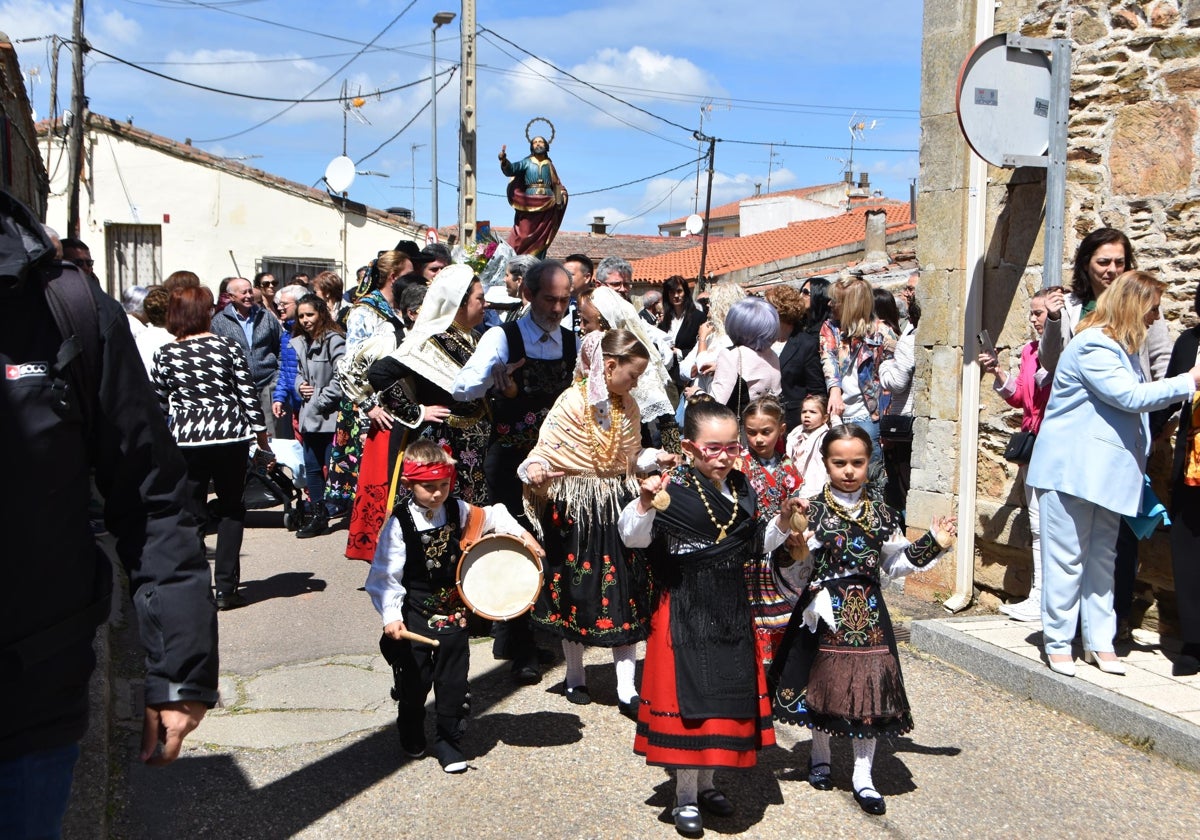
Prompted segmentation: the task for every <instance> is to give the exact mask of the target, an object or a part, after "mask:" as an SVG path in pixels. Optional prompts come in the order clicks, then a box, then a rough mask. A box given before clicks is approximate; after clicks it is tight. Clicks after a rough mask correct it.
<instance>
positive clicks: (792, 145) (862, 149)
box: [717, 137, 920, 153]
mask: <svg viewBox="0 0 1200 840" xmlns="http://www.w3.org/2000/svg"><path fill="white" fill-rule="evenodd" d="M717 142H718V143H736V144H737V145H739V146H772V145H774V146H782V147H784V148H786V149H820V150H822V151H834V152H839V151H845V150H846V147H845V146H814V145H811V144H807V143H781V142H779V141H778V140H730V139H728V138H724V137H722V138H718V140H717ZM854 150H855V151H856V152H905V153H915V152H919V151H920V149H870V148H866V147H862V146H855V147H854Z"/></svg>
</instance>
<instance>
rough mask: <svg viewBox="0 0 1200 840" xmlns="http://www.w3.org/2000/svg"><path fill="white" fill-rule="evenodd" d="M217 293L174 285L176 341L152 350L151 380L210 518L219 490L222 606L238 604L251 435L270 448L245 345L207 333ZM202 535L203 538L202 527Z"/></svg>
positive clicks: (197, 501)
mask: <svg viewBox="0 0 1200 840" xmlns="http://www.w3.org/2000/svg"><path fill="white" fill-rule="evenodd" d="M212 311H213V296H212V292H211V291H209V289H208V288H206V287H204V286H185V287H182V288H177V289H175V290H173V291H172V292H171V299H170V302H169V303H168V304H167V329H168V330H169V331H170V332H171V333H172V334H173V335H174V336H175V341H173V342H171V343H170V344H164V345H163V346H162V347H160V348H159V349H158V351H157V352H156V353H155V354H154V368H153V370H152V371H151V379H152V380H153V382H154V389H155V391H156V392H157V393H158V400H159V402H160V403H161V404H162V407H163V410H164V411H165V412H166V414H167V422H168V424H169V425H170V426H171V429H172V431H173V432H174V434H175V440H176V442H177V443H178V444H179V448H180V451H181V452H182V453H183V457H184V460H185V461H186V462H187V471H188V490H189V491H190V496H191V505H192V512H193V514H194V515H195V516H196V520H197V521H198V522H201V523H203V522H204V521H205V520H206V519H207V515H206V507H205V500H206V499H207V498H208V485H209V481H211V482H212V484H213V487H214V489H215V490H216V493H217V504H216V512H217V514H218V515H219V516H220V518H221V521H220V524H219V525H218V526H217V551H216V562H215V565H214V569H213V578H214V582H215V584H216V590H217V609H219V610H227V609H232V608H233V607H238V606H241V605H242V603H243V601H242V598H241V596H240V595H238V591H237V589H238V584H239V583H240V582H241V550H242V532H243V530H244V527H245V519H246V505H245V503H244V502H243V501H242V493H243V491H244V490H245V487H246V461H247V459H248V457H249V452H250V441H251V440H257V442H258V447H259V449H260V450H262V451H264V452H266V453H267V454H268V457H269V454H270V450H269V449H268V448H267V426H266V418H265V417H264V415H263V410H262V403H261V402H260V400H259V395H258V390H257V389H256V388H255V387H254V383H253V381H252V380H251V379H250V367H249V365H248V364H247V362H246V354H245V353H244V352H243V351H242V348H241V345H239V344H238V343H237V342H235V341H233V340H232V339H229V338H225V337H224V336H219V335H213V334H212V333H211V332H209V325H210V323H211V321H212ZM200 539H201V540H203V526H201V531H200Z"/></svg>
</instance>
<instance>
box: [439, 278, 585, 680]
mask: <svg viewBox="0 0 1200 840" xmlns="http://www.w3.org/2000/svg"><path fill="white" fill-rule="evenodd" d="M525 295H526V298H527V299H528V301H529V304H530V305H529V311H528V312H526V313H525V315H523V316H522V317H520V318H518V319H517V320H516V321H513V322H510V323H508V324H504V325H503V326H499V327H492V329H490V330H488V331H487V332H486V333H484V335H483V338H481V339H480V340H479V344H478V346H477V347H476V348H475V353H474V354H473V355H472V356H471V358H470V360H468V362H467V363H466V364H465V365H464V366H463V368H462V371H461V372H460V373H459V375H458V377H457V378H456V379H455V380H454V392H453V396H454V398H455V399H458V400H473V399H478V398H479V397H481V396H483V395H484V394H485V393H489V391H490V393H491V395H492V413H493V421H494V433H493V437H492V443H491V446H490V447H489V448H488V454H487V460H486V462H485V463H484V473H485V475H486V476H487V482H488V490H489V491H490V492H491V494H492V499H493V500H494V501H496V502H500V503H501V504H503V505H504V506H505V507H506V508H508V511H509V513H511V514H512V515H513V516H515V517H517V518H518V519H519V520H521V521H522V524H524V525H525V526H526V527H528V523H527V522H525V521H524V507H523V505H522V503H521V492H522V486H523V485H522V484H521V481H520V479H519V478H517V466H518V465H519V464H520V463H521V462H522V461H524V460H525V458H526V456H527V455H528V454H529V452H530V450H531V449H533V446H534V444H536V443H537V437H538V430H539V429H540V428H541V426H542V420H543V419H545V417H546V414H547V413H548V412H549V411H550V407H551V406H552V405H554V401H555V400H556V399H558V395H559V394H561V393H562V392H563V391H564V390H566V389H567V387H568V386H570V384H571V377H572V374H573V373H574V370H575V353H576V347H575V335H574V333H572V332H571V331H570V330H569V329H566V328H564V327H562V326H561V322H562V319H563V316H564V315H565V314H566V312H567V307H568V306H569V305H570V302H571V275H570V274H568V273H567V270H566V269H565V268H563V266H562V263H560V262H557V261H555V260H545V261H543V262H540V263H538V264H537V265H534V266H533V267H532V268H530V269H529V270H528V272H526V274H525ZM493 653H494V654H495V655H496V656H497V657H498V658H511V659H512V673H513V678H514V679H515V680H516V681H517V682H518V683H521V684H523V685H532V684H534V683H536V682H538V681H539V680H540V679H541V673H540V671H539V670H538V661H537V649H536V647H535V645H534V641H533V630H532V628H531V627H530V625H529V622H528V619H526V618H520V619H515V620H513V621H509V622H505V623H503V624H500V625H498V626H497V628H496V644H495V647H494V650H493Z"/></svg>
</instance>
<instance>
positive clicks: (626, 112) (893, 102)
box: [0, 0, 922, 233]
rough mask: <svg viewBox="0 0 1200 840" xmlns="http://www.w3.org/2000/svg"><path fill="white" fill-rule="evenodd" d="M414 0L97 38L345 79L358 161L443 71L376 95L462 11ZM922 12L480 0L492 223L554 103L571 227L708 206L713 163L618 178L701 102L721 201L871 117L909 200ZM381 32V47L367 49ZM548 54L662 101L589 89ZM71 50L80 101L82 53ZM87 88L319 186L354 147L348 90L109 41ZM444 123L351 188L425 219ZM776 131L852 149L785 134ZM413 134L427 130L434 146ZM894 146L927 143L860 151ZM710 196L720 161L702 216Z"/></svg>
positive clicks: (788, 4) (261, 14)
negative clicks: (352, 97) (505, 157)
mask: <svg viewBox="0 0 1200 840" xmlns="http://www.w3.org/2000/svg"><path fill="white" fill-rule="evenodd" d="M409 6H410V2H409V0H376V1H375V2H367V0H342V2H340V3H329V2H309V0H88V4H87V17H86V34H87V37H88V39H89V41H90V42H91V43H92V45H93V46H94V47H96V48H97V49H100V50H103V51H105V52H107V53H111V54H112V55H115V56H118V57H120V58H121V59H124V60H126V61H129V62H132V63H135V64H139V65H142V66H144V67H146V68H148V69H151V70H154V71H157V72H159V73H163V74H165V75H168V76H174V77H177V78H180V79H186V80H188V81H191V82H194V83H197V84H202V85H207V86H209V87H214V88H218V89H221V90H224V91H233V92H240V93H249V94H255V95H259V96H269V97H278V98H285V99H298V98H301V97H306V96H311V97H312V98H329V97H337V96H338V94H339V91H340V89H341V87H342V83H343V81H346V82H347V83H348V85H349V88H350V90H351V91H352V92H362V94H363V95H364V96H366V98H367V102H366V104H365V105H364V106H363V107H362V108H361V109H358V110H359V113H361V115H362V116H363V117H364V118H365V120H367V121H369V124H364V123H362V122H359V121H357V120H355V119H353V118H351V119H350V120H349V123H348V132H347V134H348V136H347V153H348V154H349V156H350V157H351V158H353V159H354V160H356V161H359V160H361V159H362V158H363V157H364V156H365V155H367V154H368V153H369V152H371V151H372V150H374V149H376V147H378V146H379V145H380V144H381V143H383V142H384V141H385V140H387V138H389V137H391V136H392V135H393V134H395V133H396V132H397V131H398V130H400V128H401V127H402V126H404V125H405V123H407V122H408V121H409V120H411V119H412V118H413V116H414V115H415V114H416V113H417V111H418V110H419V109H420V108H421V107H422V106H424V105H426V104H427V102H428V100H429V96H430V91H429V84H428V82H426V83H425V84H422V85H418V86H416V87H407V88H404V89H402V90H398V91H395V92H393V93H387V94H384V95H382V96H379V97H375V96H371V95H369V94H370V93H371V92H373V91H376V90H382V89H387V88H393V87H397V86H401V85H406V84H409V83H411V82H414V81H416V80H418V79H421V78H425V77H427V76H428V74H429V68H430V58H431V56H430V32H431V29H432V22H431V21H432V17H433V15H434V13H435V12H438V11H441V10H445V11H453V12H456V13H459V12H461V9H460V7H459V4H458V3H457V2H454V0H450V1H449V2H445V1H444V0H416V2H412V3H411V8H408V9H407V11H405V10H406V7H409ZM921 7H922V4H921V2H920V0H889V2H886V3H881V2H878V0H840V2H836V3H816V2H811V0H757V2H754V3H747V4H744V6H743V4H739V3H736V2H733V3H731V2H727V0H690V2H680V0H673V2H665V0H606V1H605V0H558V1H557V2H549V3H542V4H527V5H522V4H518V3H513V2H499V1H498V0H478V3H477V15H478V24H479V25H480V26H482V27H486V28H487V29H488V30H491V31H492V32H494V33H495V35H493V34H491V33H484V34H482V35H481V36H480V37H479V40H478V62H479V79H478V101H479V110H478V121H479V133H478V137H479V153H478V154H479V192H480V197H479V218H480V219H489V220H491V221H492V222H493V223H494V224H498V225H507V224H509V223H510V222H511V219H512V211H511V210H510V209H509V208H508V205H507V203H506V202H505V200H504V198H503V197H502V196H503V193H504V187H505V184H506V180H507V179H505V178H504V177H503V176H502V175H501V174H500V171H499V165H498V162H497V161H496V154H497V152H499V150H500V146H501V145H502V144H506V145H507V146H508V151H509V156H510V157H512V158H513V159H516V158H518V157H520V156H523V155H524V154H525V153H526V149H527V143H526V141H525V126H526V123H527V122H528V121H529V120H530V119H531V118H533V117H537V116H543V117H546V118H548V119H550V120H551V121H552V122H553V123H554V126H555V131H556V137H555V140H554V143H553V147H552V149H551V156H552V157H553V159H554V162H555V165H556V167H557V169H558V172H559V175H560V176H561V178H562V180H563V182H564V184H565V185H566V187H567V189H568V191H569V192H570V193H571V195H572V197H571V200H570V205H569V209H568V212H567V218H566V221H565V223H564V228H566V229H571V230H586V226H587V224H588V223H589V222H590V221H591V218H592V217H593V216H595V215H603V216H605V218H606V219H607V220H608V222H609V223H610V225H613V224H614V223H615V227H613V228H612V229H613V231H614V232H617V233H654V232H656V231H657V227H656V226H657V224H659V223H661V222H664V221H667V220H669V219H672V218H676V217H679V216H683V215H686V214H688V213H690V212H691V211H692V208H693V202H694V201H695V193H696V166H695V164H694V163H693V164H691V165H690V166H683V167H682V168H680V169H676V170H675V171H673V172H671V173H668V174H666V175H662V176H660V177H656V178H651V179H649V180H642V181H639V183H636V184H632V185H629V186H624V187H619V188H617V189H610V188H611V187H614V186H616V185H619V184H623V183H625V182H628V181H634V180H637V179H643V178H646V176H650V175H654V174H655V173H659V172H662V171H664V170H667V169H671V168H672V167H677V166H680V165H681V164H687V163H689V162H690V161H694V160H695V159H696V158H697V157H699V152H700V150H699V149H698V148H697V144H696V142H695V141H694V140H693V139H692V138H691V136H690V130H692V129H695V128H699V126H700V121H701V113H702V109H703V110H704V131H705V132H706V133H708V134H710V135H712V136H715V137H719V138H721V139H722V140H723V141H726V142H721V143H719V144H718V145H717V151H716V176H715V178H714V193H713V204H714V206H715V205H717V204H720V203H723V202H726V201H731V200H735V199H737V198H741V197H745V196H747V195H751V194H753V193H754V191H755V185H756V184H761V185H762V187H761V188H762V190H763V191H764V192H766V191H767V184H768V175H769V176H770V189H771V190H773V191H775V190H781V189H792V188H796V187H801V186H807V185H812V184H821V183H831V182H834V181H838V180H840V177H841V176H840V172H841V171H842V169H843V167H844V163H842V160H844V159H845V158H846V157H847V156H848V154H847V152H848V149H849V145H850V132H849V130H848V125H849V124H850V123H851V121H852V118H854V117H855V116H856V115H857V117H858V118H860V119H862V120H863V121H865V122H866V124H867V125H871V124H874V128H872V129H870V130H868V131H866V132H865V134H864V135H863V136H862V137H861V138H860V139H858V140H856V141H855V143H856V146H857V147H858V148H859V151H856V152H855V155H854V164H855V170H856V171H866V172H869V173H870V175H871V182H872V185H873V186H874V187H876V188H878V189H882V190H883V191H884V193H885V194H886V195H889V196H892V197H895V198H904V199H906V198H907V197H908V183H909V179H911V178H915V177H916V175H917V153H916V151H915V150H916V149H917V146H918V141H919V136H920V127H919V122H918V108H919V91H920V36H921ZM71 8H72V4H71V2H70V0H50V2H47V0H0V29H3V30H4V31H5V32H7V33H8V35H9V37H10V38H12V39H13V40H14V41H16V40H18V39H21V38H30V37H37V36H45V35H50V34H59V35H61V36H64V37H69V35H70V31H71ZM402 13H403V14H402ZM247 15H248V16H252V17H255V18H261V19H263V21H268V22H259V21H254V20H250V19H247V18H246V17H244V16H247ZM397 16H399V20H395V19H396V18H397ZM393 21H394V22H393ZM389 24H391V26H390V27H389ZM286 27H293V28H292V29H289V28H286ZM299 30H303V31H299ZM381 33H382V34H381ZM497 36H500V37H497ZM458 38H459V20H457V19H456V20H455V21H454V22H453V23H452V24H449V25H447V26H443V27H442V28H441V30H440V31H439V32H438V47H437V49H438V69H439V71H444V70H446V69H448V68H449V67H451V66H452V65H454V64H456V63H457V62H458V59H459V46H458ZM372 39H375V40H374V44H375V47H374V48H373V49H368V50H366V51H365V52H363V53H362V54H361V55H358V56H357V57H356V55H355V54H356V53H358V52H359V51H360V50H363V45H365V44H367V43H368V42H371V41H372ZM503 39H507V41H509V42H512V43H514V44H516V45H518V47H519V49H518V48H516V47H513V46H511V45H510V44H509V43H506V42H505V40H503ZM17 46H18V51H19V53H20V58H21V65H22V69H23V70H24V71H25V72H26V73H27V77H26V78H27V82H29V83H30V84H31V87H32V89H31V97H32V100H33V103H34V106H35V109H36V111H37V116H38V117H39V118H44V117H46V116H48V115H49V113H50V102H49V99H50V84H49V80H50V63H49V42H48V41H34V42H30V43H24V44H18V45H17ZM522 50H524V52H523V51H522ZM529 54H533V55H534V56H537V57H538V58H542V59H545V60H547V61H549V62H550V63H551V64H553V65H555V66H557V67H558V68H561V69H564V70H567V71H568V72H570V73H571V74H573V75H574V76H576V77H578V78H580V79H582V80H584V81H587V82H590V83H592V84H594V85H596V86H597V87H600V88H601V89H602V90H604V91H607V92H608V93H610V94H612V96H614V97H617V98H618V99H622V100H625V101H626V102H628V103H631V104H633V105H636V106H638V107H640V108H643V109H645V110H646V111H648V112H650V113H651V114H653V115H655V116H654V117H652V116H648V115H647V114H644V113H641V112H639V111H637V110H635V109H633V108H631V107H629V106H628V105H626V104H622V103H621V102H618V101H616V100H615V99H613V98H610V97H609V96H605V95H603V94H601V93H598V92H596V91H595V90H592V89H589V88H587V87H584V86H582V85H579V84H578V83H576V82H574V81H572V80H570V79H569V78H567V77H564V76H562V75H560V74H559V73H558V72H557V71H556V70H554V69H553V68H552V67H550V66H548V65H546V64H543V63H541V62H540V61H538V60H536V59H534V58H531V57H530V55H529ZM60 62H61V63H60V67H59V97H60V103H65V102H66V101H67V97H68V96H69V90H70V77H71V76H70V55H69V51H68V50H66V49H64V50H63V51H62V54H61V58H60ZM347 62H349V63H348V65H347V66H346V67H345V68H344V69H342V70H340V71H339V68H341V67H342V65H343V64H347ZM31 71H32V72H33V73H34V74H35V75H32V76H31V75H29V74H30V73H31ZM326 79H329V81H328V82H327V83H325V84H324V85H321V86H320V87H319V88H318V85H320V84H321V83H322V82H324V81H325V80H326ZM314 89H316V90H315V92H312V93H311V94H310V91H314ZM86 90H87V94H88V97H89V100H90V103H91V108H92V109H93V110H94V111H96V112H98V113H101V114H105V115H106V116H110V117H114V118H117V119H125V118H130V117H131V118H132V119H133V121H134V124H135V125H138V126H140V127H142V128H145V129H147V130H149V131H153V132H155V133H158V134H162V135H165V136H167V137H170V138H172V139H176V140H183V139H184V138H189V137H190V138H191V139H192V141H193V143H195V144H196V145H197V146H199V147H200V148H203V149H205V150H207V151H210V152H213V153H215V154H220V155H225V156H229V157H233V158H237V159H241V160H245V161H246V162H247V163H248V164H250V165H252V166H257V167H259V168H262V169H264V170H266V171H268V172H271V173H273V174H277V175H281V176H283V177H286V178H291V179H293V180H296V181H300V182H302V183H305V184H313V183H315V182H316V181H317V180H318V179H319V178H320V177H321V175H322V173H323V172H324V170H325V166H326V164H327V163H328V162H329V161H330V160H331V159H332V158H333V157H334V156H336V155H338V154H340V153H341V152H342V134H343V110H342V108H341V106H340V105H339V104H338V103H337V102H326V103H304V104H300V105H297V106H295V107H293V108H291V109H290V110H288V111H287V112H286V113H284V114H282V115H280V116H276V115H277V114H279V112H280V111H282V110H283V109H284V108H286V107H287V105H286V103H282V104H281V103H270V102H256V101H251V100H247V99H241V98H235V97H231V96H227V95H222V94H217V93H209V92H205V91H201V90H197V89H195V88H189V87H185V86H183V85H180V84H177V83H175V82H171V81H167V80H165V79H160V78H156V77H154V76H151V75H149V74H147V73H144V72H141V71H139V70H136V69H132V68H130V67H127V66H124V65H122V64H119V63H116V62H114V61H112V60H110V59H107V58H105V57H104V56H101V55H99V54H98V53H92V54H91V55H90V57H89V59H88V62H87V77H86ZM61 107H63V105H62V104H60V108H61ZM656 117H661V118H662V119H658V118H656ZM457 118H458V77H457V76H456V77H455V78H454V80H453V81H452V82H451V83H450V84H449V86H448V87H447V88H446V89H445V90H444V91H443V92H442V94H441V95H440V96H439V97H438V122H439V128H438V158H439V159H438V169H439V176H440V179H441V181H442V182H443V183H442V186H441V187H440V190H439V192H440V202H439V204H440V209H439V214H440V218H439V221H440V222H441V224H442V225H446V224H449V223H452V222H453V221H454V220H455V218H456V216H457V197H456V194H455V187H454V185H455V184H456V183H457V171H458V145H457V138H456V136H455V132H456V130H457ZM267 120H269V121H268V122H266V124H265V125H263V126H261V127H258V128H252V127H253V126H255V125H256V124H257V123H259V122H263V121H267ZM670 123H676V124H678V126H682V127H683V128H681V127H677V126H676V125H671V124H670ZM539 128H544V126H539ZM684 128H687V129H688V131H685V130H684ZM248 129H252V130H248ZM431 133H432V132H431V122H430V113H429V110H428V109H426V111H425V112H424V113H422V114H421V115H420V116H418V117H417V118H416V119H415V121H414V122H413V124H412V125H411V127H409V128H408V129H406V130H405V131H404V132H402V133H401V134H400V136H399V137H397V138H396V139H395V140H393V141H391V142H390V143H388V144H387V145H385V146H384V147H383V148H382V149H381V150H379V151H378V152H376V153H375V154H374V155H373V156H372V157H370V159H369V160H365V161H363V162H362V163H361V164H360V165H359V167H358V168H359V169H362V170H371V171H374V172H380V173H386V174H387V175H388V176H389V177H386V178H384V177H379V176H359V177H358V178H357V179H356V181H355V183H354V184H353V186H352V187H351V188H350V196H351V198H354V199H356V200H358V201H362V202H365V203H367V204H370V205H373V206H377V207H391V206H403V207H414V206H415V209H416V217H417V220H418V221H421V222H425V223H427V222H428V221H429V220H430V218H431V194H430V189H429V185H430V172H431V167H430V163H431V161H430V145H429V144H430V141H431ZM732 141H742V142H732ZM772 142H774V143H791V144H798V145H811V146H833V147H837V148H836V149H829V150H827V149H804V148H789V147H784V146H776V147H775V148H774V150H772V149H771V147H770V146H769V145H768V144H770V143H772ZM413 144H420V145H419V147H418V148H416V149H415V150H414V149H413V148H412V146H413ZM874 147H878V148H887V149H902V150H911V151H901V152H873V151H862V149H864V148H874ZM772 151H773V153H772ZM414 164H415V166H414ZM414 187H415V191H414ZM414 192H415V203H414ZM703 202H704V181H703V177H702V178H701V182H700V195H699V204H700V210H701V211H703Z"/></svg>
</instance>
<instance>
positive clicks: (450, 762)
mask: <svg viewBox="0 0 1200 840" xmlns="http://www.w3.org/2000/svg"><path fill="white" fill-rule="evenodd" d="M430 752H431V753H432V754H433V757H434V758H436V759H437V760H438V764H440V765H442V769H443V770H444V771H446V772H447V773H465V772H466V770H467V758H466V756H464V755H463V754H462V752H461V751H460V750H459V749H458V745H457V744H454V743H452V742H450V741H447V740H445V739H443V738H438V739H437V740H436V741H434V742H433V749H432V750H430Z"/></svg>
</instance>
